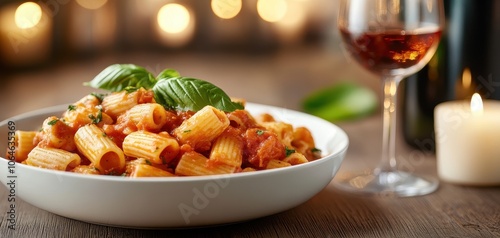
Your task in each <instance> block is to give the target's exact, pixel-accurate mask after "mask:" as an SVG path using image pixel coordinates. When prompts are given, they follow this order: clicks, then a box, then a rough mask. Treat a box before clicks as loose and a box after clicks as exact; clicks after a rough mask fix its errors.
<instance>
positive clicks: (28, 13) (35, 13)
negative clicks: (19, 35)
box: [14, 2, 42, 29]
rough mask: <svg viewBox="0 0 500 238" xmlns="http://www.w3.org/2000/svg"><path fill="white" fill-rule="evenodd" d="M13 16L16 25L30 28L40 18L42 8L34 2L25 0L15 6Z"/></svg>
mask: <svg viewBox="0 0 500 238" xmlns="http://www.w3.org/2000/svg"><path fill="white" fill-rule="evenodd" d="M14 17H15V22H16V26H17V27H19V28H21V29H28V28H32V27H35V26H36V25H37V24H38V23H40V20H41V19H42V8H41V7H40V6H39V5H38V4H36V3H34V2H25V3H23V4H21V5H19V7H17V9H16V13H15V15H14Z"/></svg>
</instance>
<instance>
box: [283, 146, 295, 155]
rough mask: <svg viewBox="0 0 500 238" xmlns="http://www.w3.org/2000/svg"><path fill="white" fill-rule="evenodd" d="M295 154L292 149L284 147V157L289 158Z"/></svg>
mask: <svg viewBox="0 0 500 238" xmlns="http://www.w3.org/2000/svg"><path fill="white" fill-rule="evenodd" d="M293 153H295V150H294V149H290V148H288V147H285V154H286V157H288V156H290V155H291V154H293Z"/></svg>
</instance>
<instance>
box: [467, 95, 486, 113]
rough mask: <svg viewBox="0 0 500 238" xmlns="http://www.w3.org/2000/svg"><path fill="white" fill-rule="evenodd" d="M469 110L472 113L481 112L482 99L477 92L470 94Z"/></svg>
mask: <svg viewBox="0 0 500 238" xmlns="http://www.w3.org/2000/svg"><path fill="white" fill-rule="evenodd" d="M470 110H471V112H472V113H473V114H481V113H482V112H483V100H482V99H481V96H480V95H479V94H478V93H474V95H472V99H471V100H470Z"/></svg>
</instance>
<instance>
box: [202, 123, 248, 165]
mask: <svg viewBox="0 0 500 238" xmlns="http://www.w3.org/2000/svg"><path fill="white" fill-rule="evenodd" d="M209 159H210V161H212V162H215V163H221V164H227V165H231V166H234V167H241V163H242V161H243V140H242V138H241V137H240V135H239V134H238V133H237V132H236V131H234V130H230V131H227V130H226V131H225V132H224V133H223V134H222V135H220V136H219V137H217V139H215V142H214V144H213V145H212V151H211V152H210V156H209Z"/></svg>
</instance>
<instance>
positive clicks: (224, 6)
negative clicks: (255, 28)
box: [211, 0, 242, 19]
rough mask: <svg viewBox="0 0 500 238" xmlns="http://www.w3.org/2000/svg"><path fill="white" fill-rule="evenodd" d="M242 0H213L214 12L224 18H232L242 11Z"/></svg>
mask: <svg viewBox="0 0 500 238" xmlns="http://www.w3.org/2000/svg"><path fill="white" fill-rule="evenodd" d="M241 5H242V4H241V0H212V3H211V6H212V11H213V12H214V14H215V15H216V16H218V17H220V18H222V19H231V18H233V17H235V16H236V15H238V13H239V12H240V11H241Z"/></svg>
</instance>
